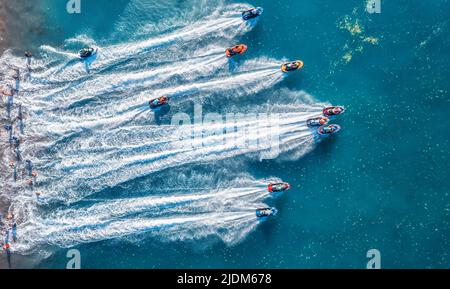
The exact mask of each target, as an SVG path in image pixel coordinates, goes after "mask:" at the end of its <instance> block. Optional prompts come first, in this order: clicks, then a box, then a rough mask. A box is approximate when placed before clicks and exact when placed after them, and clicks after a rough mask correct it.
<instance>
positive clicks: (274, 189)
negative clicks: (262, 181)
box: [268, 183, 291, 193]
mask: <svg viewBox="0 0 450 289" xmlns="http://www.w3.org/2000/svg"><path fill="white" fill-rule="evenodd" d="M290 188H291V185H289V184H288V183H272V184H270V185H269V188H268V189H269V192H270V193H278V192H284V191H287V190H289V189H290Z"/></svg>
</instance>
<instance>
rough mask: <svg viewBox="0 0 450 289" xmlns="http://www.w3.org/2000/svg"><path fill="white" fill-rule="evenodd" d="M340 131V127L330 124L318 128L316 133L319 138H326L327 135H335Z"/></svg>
mask: <svg viewBox="0 0 450 289" xmlns="http://www.w3.org/2000/svg"><path fill="white" fill-rule="evenodd" d="M340 130H341V127H340V126H338V125H337V124H330V125H324V126H321V127H319V129H318V130H317V132H318V133H319V135H321V136H327V135H331V134H335V133H337V132H339V131H340Z"/></svg>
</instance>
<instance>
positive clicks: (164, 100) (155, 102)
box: [150, 96, 169, 109]
mask: <svg viewBox="0 0 450 289" xmlns="http://www.w3.org/2000/svg"><path fill="white" fill-rule="evenodd" d="M168 103H169V98H168V97H167V96H161V97H158V98H155V99H152V100H150V108H151V109H156V108H158V107H161V106H163V105H166V104H168Z"/></svg>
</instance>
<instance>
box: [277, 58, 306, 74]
mask: <svg viewBox="0 0 450 289" xmlns="http://www.w3.org/2000/svg"><path fill="white" fill-rule="evenodd" d="M303 66H304V63H303V61H301V60H297V61H294V62H288V63H284V64H283V65H282V66H281V71H283V72H291V71H295V70H300V69H302V68H303ZM293 67H294V68H293Z"/></svg>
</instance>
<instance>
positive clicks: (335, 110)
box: [323, 106, 345, 116]
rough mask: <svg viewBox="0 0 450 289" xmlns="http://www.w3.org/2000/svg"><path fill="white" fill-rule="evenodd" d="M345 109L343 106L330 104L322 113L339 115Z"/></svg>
mask: <svg viewBox="0 0 450 289" xmlns="http://www.w3.org/2000/svg"><path fill="white" fill-rule="evenodd" d="M344 111H345V108H344V107H342V106H330V107H327V108H325V109H324V110H323V114H324V115H326V116H335V115H340V114H342V113H343V112H344Z"/></svg>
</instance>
